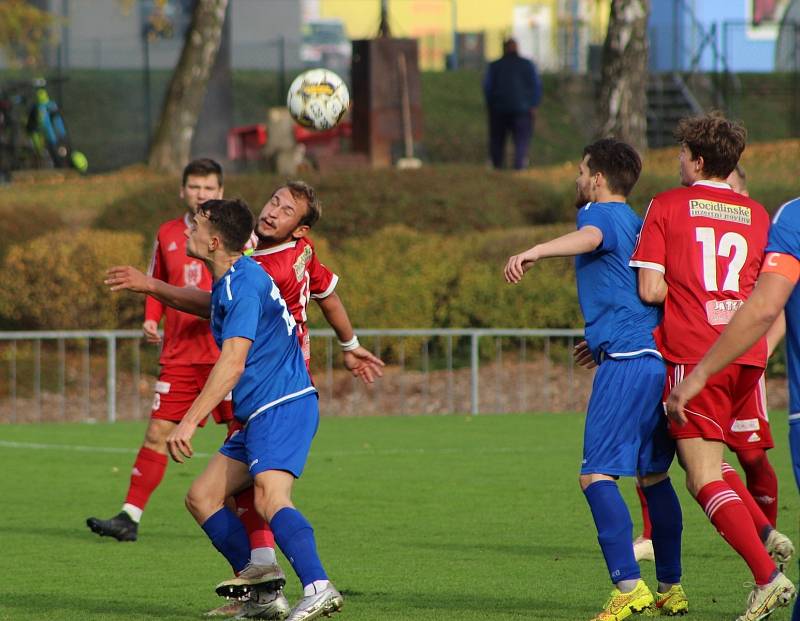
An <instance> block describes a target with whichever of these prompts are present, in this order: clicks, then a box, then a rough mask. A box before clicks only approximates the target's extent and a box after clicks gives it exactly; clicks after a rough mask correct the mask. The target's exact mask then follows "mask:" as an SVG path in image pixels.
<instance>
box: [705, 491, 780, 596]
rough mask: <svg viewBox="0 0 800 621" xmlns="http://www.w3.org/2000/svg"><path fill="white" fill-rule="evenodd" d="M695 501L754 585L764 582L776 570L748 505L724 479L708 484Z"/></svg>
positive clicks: (767, 580)
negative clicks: (751, 577)
mask: <svg viewBox="0 0 800 621" xmlns="http://www.w3.org/2000/svg"><path fill="white" fill-rule="evenodd" d="M697 502H698V503H700V506H701V507H703V511H705V512H706V515H707V516H708V519H709V520H711V523H712V524H713V525H714V528H716V529H717V531H719V534H720V535H722V537H723V539H725V541H727V542H728V545H730V546H731V547H732V548H733V549H734V550H736V552H738V553H739V556H741V557H742V558H743V559H744V561H745V563H747V566H748V567H749V568H750V571H751V572H753V578H754V579H755V582H756V584H758V585H759V586H763V585H765V584H767V583H768V582H769V581H770V579H771V578H772V575H773V574H774V573H775V572H776V571H777V567H775V563H774V562H773V561H772V559H771V558H770V557H769V554H767V550H766V549H765V548H764V544H763V543H761V540H760V539H759V537H758V533H757V532H756V529H755V527H754V526H753V520H751V519H748V516H749V514H748V512H747V508H746V507H745V506H744V503H743V502H742V500H741V499H740V498H739V496H737V495H736V492H734V491H733V490H732V489H731V488H730V486H729V485H728V484H727V483H726V482H725V481H712V482H711V483H707V484H706V485H705V486H704V487H703V489H701V490H700V491H699V492H698V494H697Z"/></svg>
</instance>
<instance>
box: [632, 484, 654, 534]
mask: <svg viewBox="0 0 800 621" xmlns="http://www.w3.org/2000/svg"><path fill="white" fill-rule="evenodd" d="M636 493H637V494H639V502H640V503H641V504H642V537H644V538H645V539H652V538H653V537H652V535H653V525H652V523H651V522H650V511H649V510H648V509H647V498H646V497H645V495H644V492H643V491H642V488H641V487H639V486H638V485H637V486H636Z"/></svg>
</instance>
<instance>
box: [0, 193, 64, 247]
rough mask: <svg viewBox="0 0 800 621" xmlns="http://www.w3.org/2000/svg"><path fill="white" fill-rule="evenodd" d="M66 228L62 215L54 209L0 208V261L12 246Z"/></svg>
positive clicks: (45, 207)
mask: <svg viewBox="0 0 800 621" xmlns="http://www.w3.org/2000/svg"><path fill="white" fill-rule="evenodd" d="M65 226H66V223H65V221H64V218H63V216H62V214H61V213H60V212H59V211H57V210H56V209H55V208H54V207H47V206H39V207H36V209H35V210H32V209H30V208H20V207H17V206H12V205H3V206H2V207H0V259H2V258H3V257H4V256H5V255H6V253H7V252H8V250H9V248H11V246H12V244H21V243H23V242H27V241H28V240H31V239H34V238H35V237H39V236H41V235H42V234H43V233H45V232H47V231H61V230H63V228H64V227H65Z"/></svg>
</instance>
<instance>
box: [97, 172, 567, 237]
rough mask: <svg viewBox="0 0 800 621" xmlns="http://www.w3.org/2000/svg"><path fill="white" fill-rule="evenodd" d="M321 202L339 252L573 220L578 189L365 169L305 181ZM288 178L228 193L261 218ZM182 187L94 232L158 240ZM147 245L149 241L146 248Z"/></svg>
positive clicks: (243, 181) (252, 178)
mask: <svg viewBox="0 0 800 621" xmlns="http://www.w3.org/2000/svg"><path fill="white" fill-rule="evenodd" d="M304 177H305V178H307V179H308V181H309V182H310V183H312V184H313V185H314V186H315V187H316V189H317V191H318V193H319V195H320V197H321V199H322V203H323V215H322V219H321V220H320V223H319V224H318V225H317V227H316V231H315V232H316V234H317V235H321V236H324V237H325V238H327V239H328V240H329V241H330V242H331V243H332V244H333V245H334V246H337V247H338V246H339V245H340V244H341V243H343V242H344V240H346V239H348V238H351V237H354V236H363V235H365V234H371V233H373V232H375V231H377V230H379V229H381V228H383V227H384V226H390V225H394V224H410V225H413V226H414V228H416V229H418V230H420V231H432V232H437V233H441V234H452V233H462V232H470V231H481V230H487V229H490V228H506V227H517V226H524V225H532V224H547V223H553V222H561V221H565V220H571V219H572V218H573V217H574V215H573V209H572V202H573V198H574V189H573V187H572V185H571V184H568V185H567V186H566V187H563V186H562V187H560V188H554V187H553V185H552V184H550V183H547V181H546V180H540V179H535V178H528V177H524V176H516V175H512V176H510V175H507V174H501V173H497V172H494V171H490V170H486V169H484V168H482V167H476V166H472V167H470V166H442V167H436V168H430V167H429V168H423V169H420V170H417V171H396V170H393V169H391V170H381V171H371V172H370V173H369V174H364V173H363V172H360V171H348V172H341V173H337V174H335V175H326V176H319V175H316V174H308V175H304ZM284 181H285V179H283V178H281V177H278V176H276V175H267V174H250V175H239V176H234V177H230V179H229V180H227V181H226V187H225V193H226V196H230V197H241V198H244V199H245V200H246V201H247V203H248V204H249V205H250V207H251V208H252V209H253V210H254V211H255V212H256V213H258V212H259V211H260V210H261V206H262V205H263V204H264V203H265V202H266V200H267V199H268V198H269V196H270V194H271V193H272V191H273V190H274V189H275V188H276V187H278V186H279V185H280V184H281V183H283V182H284ZM181 209H182V208H181V203H180V201H179V199H178V184H177V183H167V182H158V183H154V184H150V185H148V186H146V187H144V188H143V189H142V190H140V191H139V192H136V193H132V194H131V195H129V196H125V197H124V198H122V199H119V200H116V201H113V202H112V203H110V204H109V206H108V207H107V208H106V209H105V210H104V211H103V212H102V213H101V214H100V215H99V216H98V218H97V219H96V220H95V222H94V227H95V228H101V229H110V230H117V231H126V232H138V233H141V234H142V235H143V236H144V237H145V239H152V237H153V235H154V234H155V231H156V229H157V228H158V225H159V224H161V223H162V222H164V221H165V220H168V219H170V218H175V217H177V216H178V215H180V214H181ZM148 243H149V242H148Z"/></svg>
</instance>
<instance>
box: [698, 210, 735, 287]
mask: <svg viewBox="0 0 800 621" xmlns="http://www.w3.org/2000/svg"><path fill="white" fill-rule="evenodd" d="M695 239H696V240H697V241H698V242H699V243H700V244H701V246H702V253H703V284H704V285H705V288H706V291H719V290H720V289H719V285H718V280H717V257H726V258H730V262H729V263H728V273H727V274H726V275H725V280H724V282H723V283H722V290H723V291H739V273H740V272H741V271H742V267H744V263H745V261H746V260H747V239H745V237H744V236H743V235H740V234H739V233H734V232H733V231H728V232H727V233H725V234H724V235H723V236H722V237H720V239H719V246H717V239H716V231H715V230H714V229H713V228H711V227H710V226H698V227H697V228H696V229H695Z"/></svg>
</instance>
